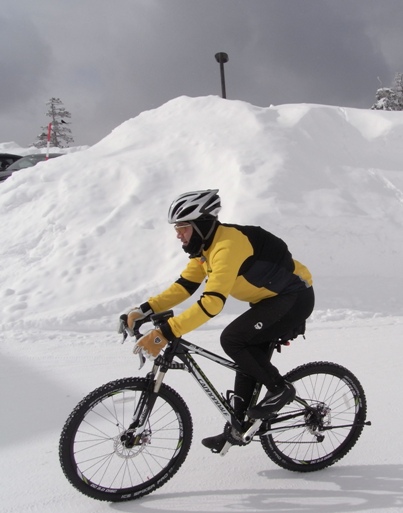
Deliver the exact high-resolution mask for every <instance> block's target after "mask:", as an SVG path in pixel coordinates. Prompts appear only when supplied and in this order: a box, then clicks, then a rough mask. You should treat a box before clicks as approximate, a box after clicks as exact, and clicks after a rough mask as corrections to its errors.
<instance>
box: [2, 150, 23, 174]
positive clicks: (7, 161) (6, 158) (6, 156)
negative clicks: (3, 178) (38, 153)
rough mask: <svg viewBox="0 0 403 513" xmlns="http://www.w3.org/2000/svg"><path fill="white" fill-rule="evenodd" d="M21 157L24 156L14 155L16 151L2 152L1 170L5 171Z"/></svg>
mask: <svg viewBox="0 0 403 513" xmlns="http://www.w3.org/2000/svg"><path fill="white" fill-rule="evenodd" d="M20 158H22V157H21V155H14V153H0V171H4V170H5V169H7V168H8V166H11V164H12V163H13V162H15V161H16V160H18V159H20Z"/></svg>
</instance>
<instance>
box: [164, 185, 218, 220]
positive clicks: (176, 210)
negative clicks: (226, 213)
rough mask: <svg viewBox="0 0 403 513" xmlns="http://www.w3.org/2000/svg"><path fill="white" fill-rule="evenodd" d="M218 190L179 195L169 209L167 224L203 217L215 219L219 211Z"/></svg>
mask: <svg viewBox="0 0 403 513" xmlns="http://www.w3.org/2000/svg"><path fill="white" fill-rule="evenodd" d="M217 193H218V189H207V190H205V191H192V192H185V193H184V194H181V195H180V196H178V197H177V198H176V200H174V201H173V202H172V204H171V206H170V207H169V211H168V223H170V224H175V223H179V222H182V221H195V220H196V219H201V218H203V217H217V216H218V212H219V211H220V210H221V200H220V196H219V195H218V194H217Z"/></svg>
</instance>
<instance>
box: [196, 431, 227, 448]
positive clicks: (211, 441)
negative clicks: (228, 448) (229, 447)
mask: <svg viewBox="0 0 403 513" xmlns="http://www.w3.org/2000/svg"><path fill="white" fill-rule="evenodd" d="M226 441H227V437H226V436H225V434H224V433H221V434H220V435H216V436H209V437H208V438H203V440H202V444H203V445H204V447H207V449H211V450H212V451H213V452H221V451H222V449H223V447H224V445H225V443H226Z"/></svg>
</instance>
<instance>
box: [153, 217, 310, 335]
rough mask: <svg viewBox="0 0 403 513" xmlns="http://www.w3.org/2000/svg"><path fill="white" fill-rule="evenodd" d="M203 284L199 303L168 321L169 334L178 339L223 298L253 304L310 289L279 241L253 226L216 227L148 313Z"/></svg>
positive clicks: (205, 318) (182, 298)
mask: <svg viewBox="0 0 403 513" xmlns="http://www.w3.org/2000/svg"><path fill="white" fill-rule="evenodd" d="M203 281H206V284H205V288H204V291H203V293H202V295H201V297H200V298H199V300H198V301H197V302H196V303H194V304H193V305H192V306H190V307H189V308H187V309H186V310H184V311H183V312H182V313H180V314H179V315H176V316H175V317H172V318H170V319H169V320H168V323H169V327H170V329H171V331H172V333H173V334H174V335H175V336H176V337H179V336H182V335H184V334H185V333H188V332H189V331H192V330H194V329H195V328H197V327H199V326H201V325H202V324H204V323H205V322H207V321H208V320H209V319H211V318H212V317H214V316H216V315H217V314H219V313H220V312H221V310H222V309H223V307H224V304H225V301H226V299H227V297H228V296H233V297H234V298H236V299H239V300H240V301H247V302H249V303H252V304H253V303H258V302H259V301H261V300H262V299H266V298H269V297H273V296H276V295H278V294H288V293H293V292H297V291H299V290H302V289H305V288H307V287H310V286H311V285H312V277H311V273H310V272H309V270H308V269H307V268H306V267H305V266H304V265H302V264H300V263H299V262H297V261H296V260H293V258H292V256H291V253H290V252H289V251H288V248H287V245H286V244H285V242H284V241H282V240H281V239H279V238H278V237H276V236H275V235H273V234H271V233H269V232H267V231H266V230H264V229H263V228H260V227H258V226H239V225H229V224H221V223H218V226H217V229H216V231H215V233H214V236H213V239H212V241H211V243H210V244H209V245H208V248H207V249H205V250H204V251H203V252H202V256H200V257H196V258H191V259H190V261H189V263H188V265H187V267H186V268H185V269H184V271H183V272H182V274H181V276H180V278H179V279H178V280H177V281H176V282H175V283H173V284H172V285H171V286H170V287H168V288H167V289H166V290H165V291H164V292H162V293H161V294H159V295H157V296H154V297H152V298H150V299H149V300H148V304H149V305H150V307H151V308H152V309H153V311H154V312H156V313H157V312H162V311H164V310H168V309H170V308H172V307H174V306H176V305H178V304H179V303H181V302H183V301H185V300H186V299H187V298H188V297H189V296H191V295H192V294H193V293H194V292H196V290H197V289H198V288H199V286H200V284H201V283H202V282H203Z"/></svg>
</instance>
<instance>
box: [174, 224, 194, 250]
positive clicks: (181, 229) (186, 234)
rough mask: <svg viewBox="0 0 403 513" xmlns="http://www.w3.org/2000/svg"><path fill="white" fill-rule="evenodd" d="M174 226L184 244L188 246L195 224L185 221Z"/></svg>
mask: <svg viewBox="0 0 403 513" xmlns="http://www.w3.org/2000/svg"><path fill="white" fill-rule="evenodd" d="M174 228H175V230H176V237H177V238H178V239H179V240H180V241H181V243H182V246H187V245H188V244H189V241H190V238H191V237H192V233H193V226H192V225H191V224H190V223H186V222H183V223H176V224H175V225H174Z"/></svg>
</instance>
